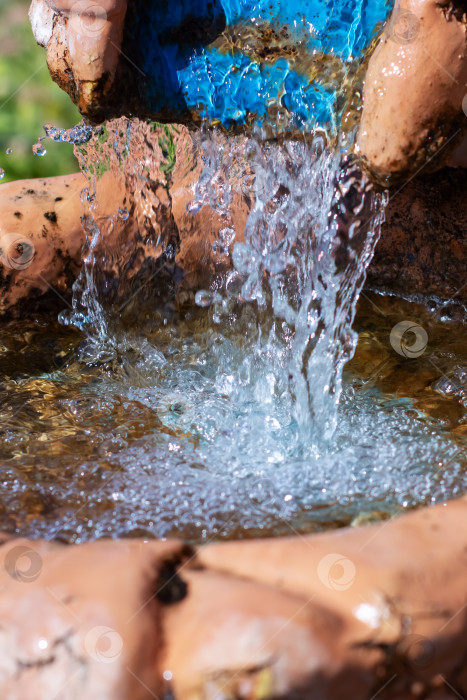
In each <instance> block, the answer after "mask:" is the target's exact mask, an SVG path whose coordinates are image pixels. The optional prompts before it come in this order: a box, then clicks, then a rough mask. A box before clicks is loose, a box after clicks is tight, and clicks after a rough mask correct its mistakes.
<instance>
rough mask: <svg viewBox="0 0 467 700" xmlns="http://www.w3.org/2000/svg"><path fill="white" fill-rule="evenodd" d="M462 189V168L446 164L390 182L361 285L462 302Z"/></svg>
mask: <svg viewBox="0 0 467 700" xmlns="http://www.w3.org/2000/svg"><path fill="white" fill-rule="evenodd" d="M466 195H467V170H461V169H452V168H446V169H444V170H440V171H438V172H437V173H432V174H430V175H424V176H423V177H420V178H415V179H413V180H411V181H410V182H409V183H408V184H407V185H405V186H403V187H399V188H396V187H394V188H392V190H391V191H390V199H389V204H388V207H387V209H386V221H385V223H384V224H383V226H382V229H381V238H380V240H379V242H378V245H377V246H376V251H375V256H374V258H373V260H372V263H371V265H370V267H369V269H368V275H367V285H368V286H370V287H371V288H372V289H377V290H386V291H393V292H396V293H399V294H402V295H408V296H410V295H414V294H421V295H435V296H437V297H440V298H441V299H453V300H454V301H459V302H462V303H465V302H466V301H467V285H466V282H467V278H466V265H467V196H466Z"/></svg>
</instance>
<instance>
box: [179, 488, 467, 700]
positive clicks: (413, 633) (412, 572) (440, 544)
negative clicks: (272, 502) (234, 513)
mask: <svg viewBox="0 0 467 700" xmlns="http://www.w3.org/2000/svg"><path fill="white" fill-rule="evenodd" d="M464 521H465V522H466V523H467V501H466V499H461V500H459V501H454V502H451V503H449V504H448V505H447V506H440V507H436V508H429V509H428V508H426V509H423V510H421V511H418V512H415V513H413V514H410V515H407V516H405V517H401V518H398V519H394V520H391V521H389V522H386V523H383V524H382V525H377V526H371V527H366V528H365V527H361V528H358V529H354V530H349V529H344V530H339V531H336V532H331V533H326V534H318V535H313V536H307V537H300V536H296V537H291V538H284V539H277V540H269V541H267V540H266V541H250V542H231V543H226V544H213V545H209V546H207V547H204V548H201V549H200V550H199V553H198V558H197V562H198V564H199V565H200V566H203V567H206V568H207V569H209V570H210V571H212V570H217V571H219V572H222V573H223V574H224V575H229V576H236V577H238V578H239V579H241V580H242V581H250V582H257V583H260V584H262V585H267V586H269V587H271V588H274V589H276V590H279V591H283V592H287V594H290V593H293V594H294V595H296V596H300V597H302V598H303V599H304V600H306V601H312V603H313V605H316V606H317V607H320V608H321V609H322V610H324V611H325V610H328V611H329V612H330V613H332V615H333V616H334V617H335V619H337V620H339V622H338V624H337V625H336V627H335V633H334V647H333V648H334V652H333V654H332V658H333V661H334V664H333V666H331V665H330V666H328V667H327V668H326V669H323V671H324V673H325V675H326V677H327V679H328V685H327V686H326V688H327V690H326V691H324V692H323V694H322V696H320V697H326V698H328V697H329V698H331V697H332V698H334V697H341V695H340V694H339V691H338V690H337V689H338V688H340V687H341V686H340V683H339V682H338V679H339V678H340V680H341V681H342V680H343V679H344V680H345V679H346V674H347V673H349V671H350V669H355V668H360V669H361V671H362V672H363V671H364V669H365V673H369V675H370V677H371V676H372V678H373V683H374V685H373V690H374V692H376V689H378V691H379V692H381V695H382V697H394V698H401V697H413V696H412V694H411V693H412V685H413V684H414V683H418V684H419V688H420V691H421V692H422V696H423V697H431V695H430V694H429V693H430V691H431V690H435V688H436V687H437V684H438V683H439V681H440V676H441V678H443V679H446V680H448V682H449V683H450V684H451V685H452V686H453V687H456V688H461V687H462V688H463V687H464V686H463V685H462V684H463V683H464V682H465V681H464V679H463V675H462V669H463V668H464V664H465V660H466V658H467V642H466V638H465V632H464V630H465V626H466V625H467V613H466V606H467V594H466V589H465V581H466V580H467V558H466V554H465V552H466V545H467V540H466V536H465V529H463V528H462V523H464ZM454 533H456V534H454ZM447 542H449V546H447V545H446V543H447ZM454 571H455V572H456V573H455V576H453V572H454ZM189 604H190V601H189V599H187V601H185V602H184V603H182V604H181V606H189ZM169 639H170V637H169ZM377 652H380V654H378V653H377ZM370 669H371V672H370ZM333 674H335V675H334V676H333ZM332 680H334V684H333V683H332ZM386 682H388V688H387V691H386V692H383V691H384V689H385V683H386ZM389 682H390V683H391V684H393V685H392V687H389ZM443 683H444V681H441V685H443ZM346 687H347V690H348V688H349V687H350V686H349V685H347V686H346ZM446 687H448V686H446ZM446 687H445V690H446ZM314 688H315V685H314V681H313V680H311V679H310V681H309V686H308V690H309V694H308V697H312V696H313V691H314ZM331 688H332V690H331ZM341 692H343V690H342V691H341ZM423 693H425V694H424V695H423ZM415 696H417V693H415ZM304 697H307V696H306V695H304ZM342 697H344V696H343V695H342ZM355 697H367V695H365V694H363V695H359V694H356V695H355Z"/></svg>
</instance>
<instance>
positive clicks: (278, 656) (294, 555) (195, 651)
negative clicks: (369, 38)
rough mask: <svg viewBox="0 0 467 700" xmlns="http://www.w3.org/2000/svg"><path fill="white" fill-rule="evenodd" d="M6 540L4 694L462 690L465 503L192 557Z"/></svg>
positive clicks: (182, 551) (14, 697)
mask: <svg viewBox="0 0 467 700" xmlns="http://www.w3.org/2000/svg"><path fill="white" fill-rule="evenodd" d="M1 540H2V544H1V545H0V590H1V597H0V697H2V698H7V699H8V700H29V699H32V698H34V700H50V698H52V697H53V698H57V700H75V698H76V700H81V699H82V698H84V697H88V698H96V699H97V698H98V699H99V700H106V699H108V700H114V699H118V700H124V699H125V700H126V699H128V700H130V699H131V700H139V699H141V700H143V699H146V698H148V699H149V698H154V697H157V698H160V700H162V698H165V700H169V698H170V699H171V700H173V698H175V699H176V700H212V699H213V698H216V699H217V698H219V699H220V698H225V699H227V700H241V699H242V700H254V699H256V698H257V699H260V698H261V699H262V700H266V699H267V698H271V699H272V698H275V699H276V700H277V699H278V698H281V699H283V700H285V699H286V698H303V700H310V698H313V700H327V699H328V698H329V700H331V699H332V700H334V699H341V698H342V699H344V698H345V699H346V700H347V699H348V698H349V697H352V698H353V700H370V698H374V697H376V696H378V698H381V699H382V700H387V699H388V698H394V699H397V700H403V699H404V698H407V699H409V698H413V699H415V698H432V699H433V700H435V699H436V700H441V699H444V698H446V699H448V698H455V697H465V696H466V693H467V587H466V581H467V499H465V498H464V499H459V500H457V501H452V502H450V503H448V504H444V505H440V506H436V507H431V508H425V509H422V510H419V511H416V512H413V513H410V514H406V515H404V516H401V517H398V518H393V519H391V520H390V521H387V522H384V523H382V524H378V525H374V526H368V527H360V528H356V529H343V530H338V531H333V532H330V533H324V534H318V535H311V536H306V537H300V536H296V537H292V538H284V539H272V540H256V541H246V542H230V543H211V544H208V545H205V546H202V547H199V548H197V549H196V550H195V549H190V548H187V547H185V546H184V545H183V544H181V543H177V542H158V541H141V540H122V541H112V540H98V541H96V542H92V543H88V544H84V545H72V546H66V545H62V544H57V543H54V542H43V541H26V540H21V539H13V538H11V539H10V538H8V537H7V536H5V537H3V538H1ZM1 540H0V541H1Z"/></svg>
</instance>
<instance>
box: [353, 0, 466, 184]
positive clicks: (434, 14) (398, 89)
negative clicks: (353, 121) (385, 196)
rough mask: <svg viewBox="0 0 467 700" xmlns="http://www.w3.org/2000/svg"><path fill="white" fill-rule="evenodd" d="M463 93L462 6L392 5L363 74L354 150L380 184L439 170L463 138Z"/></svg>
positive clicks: (427, 1)
mask: <svg viewBox="0 0 467 700" xmlns="http://www.w3.org/2000/svg"><path fill="white" fill-rule="evenodd" d="M466 94H467V19H466V13H465V3H462V2H458V1H457V0H456V1H455V2H447V1H446V2H445V1H444V0H400V2H396V6H395V9H394V11H393V14H392V17H391V19H390V21H389V23H388V26H387V27H386V29H385V30H384V32H383V34H382V35H381V38H380V40H379V43H378V45H377V47H376V49H375V51H374V53H373V55H372V56H371V59H370V62H369V66H368V71H367V74H366V77H365V87H364V95H363V112H362V116H361V122H360V127H359V132H358V138H357V152H358V153H360V154H361V156H362V157H363V159H364V161H365V162H366V163H367V165H368V167H369V168H370V170H371V172H372V173H373V175H374V176H375V177H376V178H377V179H378V180H380V181H382V182H383V183H385V184H386V183H388V182H389V181H392V180H394V179H396V178H397V179H402V178H406V177H408V176H410V175H413V174H414V173H416V172H417V171H418V170H419V169H421V168H423V167H425V166H426V165H428V164H429V166H430V168H432V169H436V168H438V167H440V165H442V164H443V163H445V162H446V161H447V159H448V158H449V156H450V153H451V152H452V151H453V150H454V148H455V147H456V146H457V145H458V144H459V143H460V141H461V140H462V138H463V136H465V134H466V129H467V117H466V115H465V113H464V111H463V108H462V105H463V100H464V98H465V95H466ZM461 162H462V161H461Z"/></svg>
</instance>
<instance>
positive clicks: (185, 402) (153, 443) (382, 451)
mask: <svg viewBox="0 0 467 700" xmlns="http://www.w3.org/2000/svg"><path fill="white" fill-rule="evenodd" d="M123 125H125V126H124V128H123ZM80 134H81V132H80ZM80 134H75V137H76V140H77V145H76V149H77V153H78V155H79V157H80V160H81V166H82V169H83V171H84V172H86V174H87V175H88V177H89V186H88V187H87V188H86V189H85V190H84V192H83V195H82V199H83V206H84V217H83V225H84V227H85V231H86V236H87V241H86V245H85V249H84V253H83V256H84V260H83V262H84V264H83V271H82V273H81V276H80V278H79V279H78V280H77V282H76V283H75V287H74V297H73V303H72V308H71V309H64V311H63V312H62V313H61V314H60V323H61V326H57V325H56V324H55V325H54V326H53V330H51V327H50V323H49V325H47V323H46V324H45V325H44V327H42V326H41V323H42V321H41V320H40V319H37V320H35V321H34V322H33V325H34V328H33V330H32V331H31V330H29V331H28V330H27V329H28V328H30V325H31V322H29V326H28V323H27V322H26V325H25V324H23V326H24V329H23V330H22V326H21V325H20V326H18V325H17V326H16V327H15V328H14V329H13V328H12V329H11V331H10V333H11V338H13V337H16V336H15V334H17V333H21V332H24V333H27V332H29V333H33V337H35V338H36V340H35V343H36V346H37V352H38V356H37V358H36V361H37V363H38V364H37V368H35V369H33V370H30V371H29V373H28V371H26V370H25V369H24V367H23V365H22V364H21V361H19V364H18V357H19V358H21V353H22V351H20V352H18V351H16V360H17V365H16V367H15V368H11V367H10V365H9V364H8V362H9V359H11V357H10V355H9V352H11V347H12V346H13V345H14V346H15V347H16V348H18V347H22V345H21V343H18V339H17V338H16V341H15V342H14V343H13V341H12V343H13V345H12V344H11V343H10V344H9V342H8V339H7V336H5V338H6V339H5V341H4V346H3V351H2V352H3V355H0V360H2V357H3V362H4V371H5V372H6V376H7V378H8V377H9V380H8V381H6V382H4V385H3V386H2V391H8V387H10V390H11V387H12V386H13V385H14V387H15V392H16V393H15V401H14V402H13V403H12V402H11V397H10V403H9V404H8V405H7V404H5V403H4V402H3V398H4V397H3V395H1V396H0V409H2V410H3V417H4V421H5V422H4V429H3V431H2V434H1V443H0V448H1V449H2V455H3V456H2V461H1V470H2V471H1V474H2V477H1V482H0V483H1V488H2V490H3V489H6V490H7V491H8V494H9V495H8V508H3V510H0V526H1V528H2V529H6V530H10V531H21V533H23V534H27V535H34V536H46V537H55V536H60V537H62V538H65V539H67V540H71V541H82V540H86V539H89V538H94V537H98V536H103V535H114V536H122V535H129V534H145V535H153V536H168V535H182V536H184V537H185V538H188V539H194V540H196V539H209V538H211V537H234V536H237V537H247V536H252V535H257V534H272V533H274V534H284V533H290V531H291V530H292V531H294V532H295V531H310V530H314V529H317V528H323V527H336V526H338V525H341V524H346V523H350V522H353V521H354V522H360V521H362V520H366V519H368V520H374V519H378V518H381V517H389V516H390V515H392V514H393V513H395V512H398V511H399V510H402V509H405V508H410V507H413V506H415V505H419V504H422V503H429V502H438V501H439V500H442V499H445V498H447V497H452V496H454V495H456V494H458V493H461V492H463V491H464V490H465V489H466V488H467V473H466V469H465V467H466V453H465V437H464V433H465V431H464V428H465V405H466V394H465V385H466V381H465V380H466V370H465V366H466V362H467V358H466V357H465V354H464V355H463V354H462V350H461V349H460V348H461V347H462V338H465V332H464V330H463V329H465V316H464V315H463V313H462V312H461V311H459V310H458V309H457V307H456V309H457V310H455V312H452V313H453V314H454V317H453V318H454V321H453V318H451V319H446V312H445V311H443V304H442V303H441V302H436V303H435V302H433V306H432V308H431V310H430V309H428V308H426V307H424V306H421V305H420V304H418V305H417V304H415V303H414V302H412V303H410V302H405V301H403V300H398V301H394V300H393V299H391V297H377V298H376V297H375V298H374V300H373V301H371V304H373V306H374V307H375V308H376V309H377V311H376V312H375V311H374V309H372V307H371V305H369V304H368V303H367V304H366V306H363V307H362V305H361V311H360V317H359V316H357V321H355V314H356V308H357V301H358V299H359V295H360V293H361V290H362V287H363V284H364V281H365V274H366V269H367V267H368V265H369V263H370V261H371V258H372V255H373V251H374V248H375V245H376V243H377V240H378V236H379V235H380V227H381V223H382V221H383V218H384V205H385V195H384V194H377V193H375V192H374V191H373V188H372V187H371V186H370V184H369V182H368V180H367V178H366V177H365V176H364V175H363V174H362V173H361V171H360V170H359V168H358V166H357V164H356V163H355V161H354V160H353V159H352V157H350V156H348V155H345V154H342V153H341V152H340V150H339V148H338V147H337V146H336V144H335V143H333V142H331V140H328V137H327V135H326V134H325V133H324V132H322V131H320V130H316V131H315V132H314V133H312V134H309V135H308V136H307V137H306V138H304V137H302V138H295V139H294V138H290V139H284V140H279V141H278V140H271V139H268V138H267V137H266V135H265V134H264V133H262V132H260V131H257V132H253V133H250V134H249V135H248V136H245V135H243V136H238V135H230V136H228V135H226V134H225V133H223V132H221V131H217V130H215V129H211V130H200V131H199V133H198V135H197V137H196V144H195V149H196V152H197V153H198V156H199V162H202V167H201V169H200V171H199V177H197V178H196V179H195V181H194V182H193V184H192V185H191V190H190V191H191V195H190V197H189V199H188V200H187V202H186V204H185V214H184V217H185V219H184V221H187V222H188V224H187V225H189V222H190V220H191V219H190V217H196V216H201V215H203V216H204V217H205V218H204V219H199V221H204V223H203V226H204V227H205V228H203V229H202V230H201V231H200V232H199V233H200V235H201V236H202V237H205V238H207V239H209V240H210V243H209V255H210V256H212V264H211V266H210V269H211V273H212V274H211V275H210V276H209V278H208V279H207V282H206V284H204V285H195V286H194V287H193V288H191V289H189V290H188V292H187V285H186V270H184V269H183V267H181V265H180V263H179V261H178V258H177V245H179V244H176V243H174V240H175V238H174V236H175V237H176V233H177V232H176V230H175V229H176V227H174V225H173V222H171V220H170V218H167V220H166V221H165V224H164V227H161V225H160V221H161V218H164V217H165V216H166V215H167V216H168V214H167V212H169V210H170V202H169V204H167V203H164V202H165V200H164V197H165V196H166V195H167V196H168V198H169V199H170V198H172V203H173V197H174V196H175V195H174V194H173V192H174V190H173V189H171V187H172V185H173V182H172V180H171V177H172V174H173V172H174V167H175V165H174V153H175V150H174V142H173V140H171V135H170V133H169V130H168V127H161V126H157V125H156V126H154V127H151V126H150V125H147V124H146V125H145V124H142V123H138V122H137V120H133V121H132V122H129V121H128V122H126V121H125V120H117V121H116V122H115V123H113V124H112V123H108V124H107V125H106V126H105V127H104V129H102V128H101V129H100V130H99V129H94V130H93V132H92V137H91V138H90V136H91V135H90V134H89V133H88V134H86V135H85V137H83V138H80ZM151 134H152V135H153V140H152V141H151V138H152V137H151ZM62 136H63V134H62V135H60V134H59V135H58V136H57V134H55V137H56V138H61V137H62ZM141 143H144V144H145V146H144V148H145V149H146V150H149V151H150V150H151V148H152V149H153V151H152V152H150V153H149V154H148V158H143V157H142V156H141V149H139V150H138V144H141ZM151 144H152V146H151ZM158 148H160V151H161V153H162V157H163V165H164V164H165V166H166V167H165V170H164V168H163V169H162V170H163V172H165V174H166V178H167V179H166V183H165V185H164V186H163V187H162V189H161V186H159V188H156V187H155V185H154V179H153V177H152V175H151V172H150V169H151V164H150V160H151V157H154V153H155V152H156V151H157V149H158ZM158 153H159V151H158ZM159 156H160V153H159ZM190 158H192V154H190ZM177 167H178V166H177ZM190 167H191V166H188V165H187V170H189V168H190ZM111 171H112V172H114V174H115V173H117V174H119V176H121V178H122V182H124V183H126V187H127V189H128V186H129V183H131V186H132V188H133V189H132V191H133V192H134V193H135V197H134V201H136V205H135V204H134V201H133V204H130V203H129V202H128V201H127V199H126V198H125V196H123V198H122V201H121V202H119V203H118V206H116V207H115V211H113V212H112V214H111V215H108V212H106V213H105V215H104V214H103V213H101V209H100V207H101V204H100V201H99V197H100V193H99V182H101V181H102V179H103V178H104V175H105V173H106V172H111ZM135 183H137V185H138V186H135ZM167 193H168V194H167ZM238 202H244V203H245V202H246V203H248V207H247V210H248V212H247V214H246V216H245V221H246V223H245V224H239V217H238V216H236V214H235V211H236V207H237V208H238ZM141 212H143V214H141ZM138 217H140V218H139V219H138ZM214 218H215V220H216V221H217V229H216V232H215V235H214V237H213V232H212V230H211V229H210V224H209V222H210V221H211V220H213V219H214ZM136 219H138V221H141V222H143V223H144V225H143V223H141V225H139V226H136V227H131V226H130V224H131V222H132V221H134V220H136ZM196 221H198V220H196ZM179 229H180V227H179ZM211 239H212V240H211ZM142 251H143V252H142ZM207 255H208V254H207ZM209 255H208V257H209ZM184 285H185V286H184ZM154 289H156V290H157V291H156V292H154V294H153V295H152V296H151V294H152V293H153V290H154ZM161 289H162V292H161ZM181 289H182V290H183V291H182V292H181V291H180V290H181ZM367 298H368V297H367V296H366V295H365V297H364V298H363V299H362V300H361V301H363V302H365V299H367ZM414 314H415V318H416V320H417V322H418V323H419V324H420V325H421V326H424V327H427V328H428V330H429V336H430V343H431V348H430V350H429V352H427V353H426V355H425V356H422V355H421V356H420V357H418V358H417V359H407V357H404V356H403V352H402V353H401V352H400V353H399V354H398V352H397V349H396V350H394V347H393V340H391V341H390V334H391V329H392V328H393V327H394V326H395V325H396V324H397V323H398V322H399V321H401V320H404V319H405V318H406V317H407V315H409V318H413V317H414ZM443 314H444V316H443ZM375 317H376V319H375ZM359 318H360V320H359ZM452 323H455V324H456V329H457V337H458V338H459V345H458V346H456V347H454V346H453V344H452V343H451V347H450V349H449V352H446V351H444V350H443V347H444V346H443V342H444V340H443V338H445V336H446V333H448V332H449V327H451V326H450V324H452ZM355 324H357V326H358V327H359V330H360V341H359V345H358V347H357V340H358V334H357V331H356V330H355V328H354V326H355ZM15 343H16V344H15ZM43 343H48V346H47V347H48V350H47V353H48V357H49V363H48V364H47V362H45V366H44V358H43V357H42V355H41V354H40V348H41V347H42V344H43ZM391 343H392V344H391ZM409 345H410V343H409ZM52 346H53V351H52V353H51V355H52V358H53V362H50V348H51V347H52ZM356 347H357V352H356V355H355V357H354V359H352V358H353V356H354V353H355V349H356ZM401 347H402V345H401ZM435 360H436V361H435ZM429 363H431V364H432V365H433V366H431V365H429ZM33 365H34V363H33ZM435 366H437V367H438V368H439V367H441V370H439V372H438V371H437V370H434V369H433V367H435ZM5 367H6V370H5ZM31 371H32V374H31ZM430 372H431V374H430ZM398 377H399V378H401V381H402V383H404V382H405V383H406V388H405V393H404V391H401V390H400V389H398V388H397V386H398V379H397V378H398ZM446 377H448V379H446ZM8 382H9V383H8ZM15 406H16V408H15ZM18 407H19V410H18ZM5 502H6V501H5Z"/></svg>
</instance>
